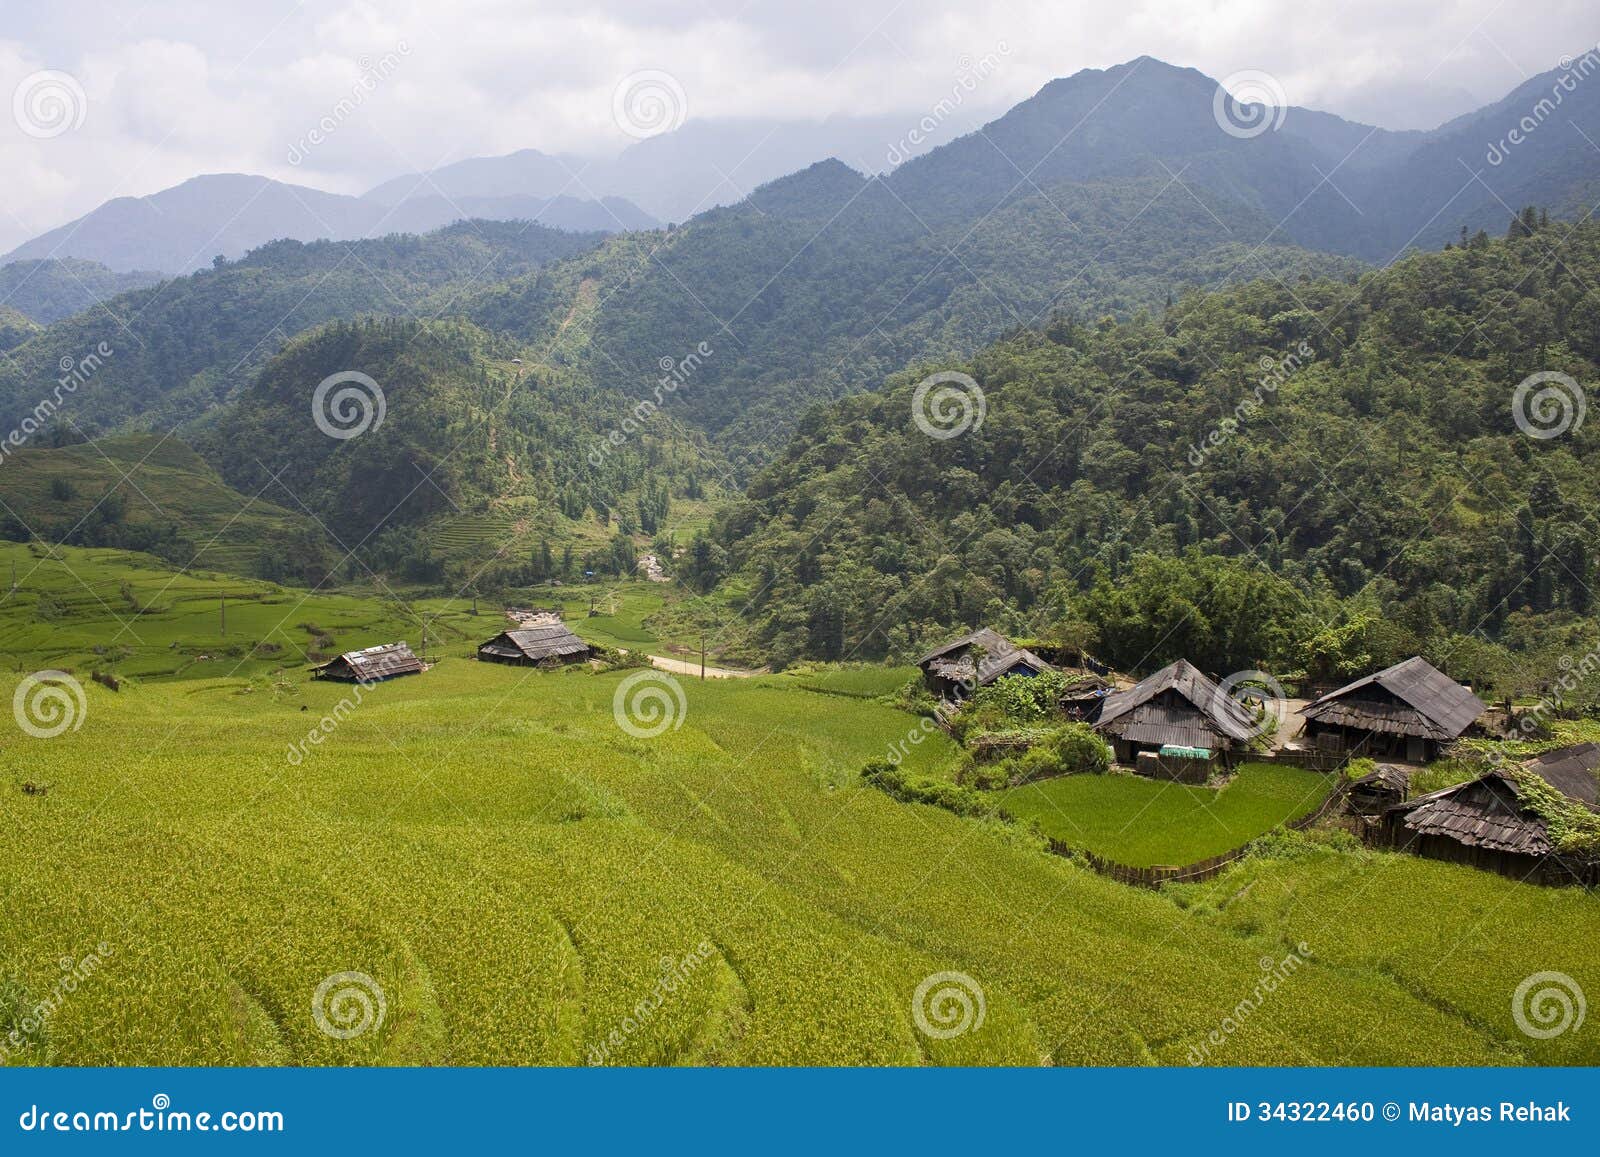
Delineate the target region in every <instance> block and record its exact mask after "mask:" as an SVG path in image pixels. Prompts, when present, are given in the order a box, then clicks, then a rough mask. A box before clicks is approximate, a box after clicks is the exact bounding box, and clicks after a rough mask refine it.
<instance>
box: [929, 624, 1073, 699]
mask: <svg viewBox="0 0 1600 1157" xmlns="http://www.w3.org/2000/svg"><path fill="white" fill-rule="evenodd" d="M917 666H918V667H920V668H921V669H922V681H923V683H924V684H926V686H927V688H928V690H930V691H932V692H933V693H934V694H935V695H937V696H939V697H940V698H941V699H951V700H956V699H964V698H966V697H967V696H968V695H971V694H972V693H973V692H974V691H976V690H977V689H978V688H979V687H987V686H988V685H989V684H990V683H993V682H994V681H995V680H996V679H999V678H1001V677H1003V676H1006V675H1024V676H1032V675H1039V674H1042V673H1043V672H1045V671H1053V670H1054V669H1055V668H1053V667H1052V666H1051V665H1050V664H1049V663H1046V662H1045V661H1044V660H1043V659H1041V658H1039V656H1038V655H1035V654H1034V653H1033V652H1032V651H1028V650H1024V649H1023V648H1021V647H1018V646H1016V645H1015V644H1014V643H1012V642H1011V640H1010V639H1008V638H1006V637H1005V636H1004V635H1002V634H1000V633H999V632H998V631H991V630H990V629H989V628H988V627H983V628H981V629H979V630H976V631H973V632H972V633H971V634H969V635H962V636H961V637H960V638H959V639H952V640H951V641H950V642H948V643H946V644H944V646H942V647H935V648H934V649H933V650H931V651H929V652H928V653H927V654H926V655H924V656H922V658H920V659H918V660H917Z"/></svg>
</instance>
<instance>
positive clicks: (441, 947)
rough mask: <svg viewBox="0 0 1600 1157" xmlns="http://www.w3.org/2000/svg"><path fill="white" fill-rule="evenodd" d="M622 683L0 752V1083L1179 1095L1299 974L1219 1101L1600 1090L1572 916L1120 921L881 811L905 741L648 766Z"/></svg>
mask: <svg viewBox="0 0 1600 1157" xmlns="http://www.w3.org/2000/svg"><path fill="white" fill-rule="evenodd" d="M628 677H629V676H628V675H625V674H624V673H620V672H619V673H611V674H595V673H593V672H590V671H588V670H585V669H569V670H566V671H562V672H545V671H538V670H527V669H514V668H504V667H497V666H490V665H480V664H477V663H474V662H471V661H468V660H462V659H458V658H453V657H447V658H445V659H444V660H443V661H442V662H441V663H440V665H439V666H438V667H436V668H434V669H433V670H431V671H429V672H427V673H425V674H423V675H420V676H415V677H411V678H407V679H402V680H397V681H395V682H392V683H387V684H381V685H378V686H376V687H374V688H371V689H369V690H366V691H365V692H360V693H359V694H358V689H356V688H353V687H341V686H336V685H324V684H316V683H312V682H309V681H308V680H307V679H306V678H305V675H304V672H303V671H301V670H290V671H287V672H284V673H282V674H280V675H279V676H278V677H277V678H275V679H273V680H262V679H248V678H243V677H235V678H186V679H169V680H166V681H139V680H135V681H132V682H130V683H128V684H125V685H124V686H123V688H122V690H120V691H118V692H112V691H110V690H108V689H106V688H104V687H101V686H99V685H98V684H93V683H86V684H85V685H84V688H83V698H82V701H81V705H80V706H78V707H76V708H75V709H74V710H75V718H74V722H75V724H76V726H75V727H73V726H68V727H67V728H66V729H65V730H64V731H63V732H62V733H61V734H59V735H57V736H55V737H53V738H34V737H32V736H30V735H28V734H26V733H24V732H23V731H22V730H21V729H20V727H13V726H12V725H11V724H12V721H11V720H7V721H6V723H7V725H6V727H5V728H4V729H0V825H3V829H4V831H5V832H6V833H7V839H6V841H5V843H4V846H3V848H0V1021H9V1023H8V1024H0V1030H3V1031H0V1043H5V1049H4V1051H3V1052H0V1059H4V1060H6V1061H7V1062H9V1063H23V1064H31V1063H54V1064H261V1063H289V1064H308V1065H345V1064H467V1063H472V1064H583V1063H605V1064H693V1063H717V1064H790V1063H810V1064H896V1065H901V1064H909V1065H917V1064H936V1065H949V1064H1023V1065H1035V1064H1184V1063H1187V1062H1188V1061H1190V1060H1193V1059H1194V1058H1195V1056H1196V1055H1198V1054H1197V1053H1196V1050H1197V1048H1198V1047H1199V1046H1200V1045H1201V1044H1203V1043H1205V1042H1206V1041H1207V1040H1208V1038H1209V1037H1210V1034H1213V1033H1215V1032H1218V1031H1220V1028H1219V1026H1224V1024H1225V1019H1226V1018H1230V1017H1234V1016H1235V1015H1236V1008H1237V1006H1238V1004H1239V1002H1240V1001H1241V1000H1242V999H1244V998H1246V997H1247V996H1248V995H1249V994H1250V993H1251V992H1252V991H1253V990H1254V989H1255V988H1256V987H1257V986H1258V985H1259V982H1260V978H1261V976H1262V964H1261V961H1262V960H1263V959H1264V958H1265V959H1281V958H1282V957H1283V956H1284V954H1285V953H1287V952H1291V951H1296V950H1297V949H1296V948H1295V946H1296V945H1298V944H1299V942H1300V941H1302V940H1304V941H1305V942H1306V943H1307V945H1308V946H1309V950H1310V952H1311V955H1310V956H1309V957H1308V959H1307V962H1306V963H1305V966H1304V967H1302V968H1300V969H1299V970H1298V971H1297V972H1296V973H1295V975H1294V976H1293V977H1292V978H1291V979H1290V980H1288V981H1287V982H1285V983H1284V984H1283V985H1282V987H1281V988H1279V989H1278V991H1277V992H1275V993H1274V994H1273V995H1272V996H1271V997H1270V998H1269V999H1268V1000H1266V1001H1265V1002H1264V1003H1263V1004H1262V1005H1261V1007H1260V1008H1259V1009H1258V1010H1256V1011H1255V1012H1254V1013H1253V1014H1252V1015H1251V1016H1250V1017H1249V1018H1248V1019H1247V1020H1244V1021H1243V1022H1240V1023H1237V1024H1235V1026H1234V1028H1233V1029H1232V1030H1229V1031H1227V1033H1226V1046H1225V1047H1222V1048H1217V1049H1214V1050H1213V1053H1212V1054H1211V1055H1209V1056H1208V1057H1207V1058H1206V1059H1207V1060H1208V1061H1209V1062H1214V1063H1232V1064H1238V1063H1249V1064H1290V1063H1348V1064H1398V1063H1430V1064H1433V1063H1438V1064H1468V1063H1471V1064H1498V1063H1505V1064H1522V1063H1597V1062H1600V1036H1597V1035H1596V1033H1595V1032H1594V1029H1593V1024H1592V1023H1591V1024H1590V1025H1589V1026H1587V1027H1586V1028H1585V1029H1583V1030H1582V1031H1581V1032H1576V1033H1572V1034H1568V1035H1566V1036H1565V1037H1561V1038H1557V1039H1554V1040H1539V1039H1534V1038H1532V1037H1529V1036H1527V1035H1525V1034H1524V1033H1523V1032H1521V1031H1519V1029H1518V1028H1517V1025H1516V1023H1515V1020H1514V1017H1513V1015H1512V1007H1511V997H1512V993H1513V992H1514V991H1515V990H1516V988H1517V986H1518V984H1519V983H1520V982H1521V981H1522V980H1523V979H1524V978H1525V977H1526V976H1528V975H1529V974H1530V973H1531V972H1533V971H1536V970H1539V971H1547V970H1556V971H1561V972H1564V973H1567V974H1569V975H1570V976H1571V977H1573V978H1574V979H1575V980H1577V981H1579V982H1581V983H1582V984H1583V985H1584V986H1586V987H1587V988H1588V990H1589V991H1590V992H1595V991H1600V958H1597V957H1596V955H1595V953H1594V951H1593V944H1594V943H1595V942H1596V938H1597V935H1600V905H1597V904H1596V902H1595V901H1594V900H1593V899H1591V898H1589V897H1585V896H1582V895H1579V894H1574V893H1553V892H1547V891H1542V890H1538V889H1532V888H1526V887H1523V886H1520V885H1517V884H1515V883H1513V882H1511V881H1507V880H1503V879H1501V878H1499V877H1496V876H1491V875H1486V874H1483V873H1477V872H1474V871H1472V870H1470V869H1466V868H1461V867H1456V866H1452V865H1443V864H1436V863H1430V862H1426V861H1420V860H1414V859H1408V858H1404V857H1396V856H1388V855H1373V854H1369V853H1365V852H1351V851H1345V850H1339V849H1331V848H1324V847H1320V846H1314V845H1309V844H1305V845H1304V846H1302V844H1304V841H1300V842H1296V841H1287V842H1285V847H1284V848H1283V849H1282V850H1281V852H1280V853H1279V854H1276V855H1273V856H1268V857H1263V858H1260V859H1256V860H1252V861H1250V862H1249V863H1247V864H1246V865H1244V866H1242V867H1240V868H1237V869H1234V870H1232V871H1230V872H1229V873H1227V874H1225V875H1223V876H1222V877H1220V878H1218V879H1217V880H1216V881H1214V882H1212V883H1211V884H1209V885H1206V886H1204V887H1196V888H1188V889H1175V890H1173V891H1172V892H1170V893H1151V892H1145V891H1140V890H1136V889H1131V888H1127V887H1124V886H1121V885H1119V884H1116V883H1114V882H1112V881H1109V880H1107V879H1104V878H1102V877H1099V876H1096V875H1094V874H1092V873H1090V872H1088V871H1086V870H1084V869H1083V868H1080V867H1078V866H1076V865H1074V864H1072V863H1070V862H1068V861H1066V860H1063V859H1061V858H1059V857H1054V856H1050V855H1047V854H1045V853H1044V852H1042V851H1041V850H1040V848H1039V847H1038V846H1037V845H1036V844H1035V843H1034V842H1032V841H1031V840H1029V839H1027V838H1026V837H1025V836H1024V835H1022V834H1021V833H1019V832H1018V831H1017V830H1016V829H1013V828H1008V827H1006V826H1004V825H998V824H992V823H983V822H980V821H975V820H968V819H961V818H958V817H956V816H954V815H951V814H949V813H948V812H944V811H941V810H938V809H934V808H928V807H922V806H912V805H904V804H899V803H896V802H895V801H893V800H891V799H889V798H888V797H887V796H885V795H884V794H883V793H881V792H878V791H876V790H873V789H870V788H865V787H862V786H861V785H860V783H859V780H858V776H857V771H858V769H859V767H860V766H861V764H862V763H863V762H865V761H866V760H868V759H872V758H878V757H880V756H881V754H882V752H883V750H884V749H885V748H886V747H887V746H888V744H890V743H891V742H893V741H894V740H895V739H897V738H899V737H900V736H901V735H903V734H904V732H905V730H906V728H907V726H908V723H909V722H910V717H909V716H907V715H905V714H903V713H901V712H899V711H896V710H894V709H893V708H891V707H888V706H885V705H883V704H880V703H876V702H872V701H870V700H867V699H863V698H859V697H852V696H848V695H837V694H817V693H815V692H814V691H810V690H807V689H805V688H803V687H797V686H794V685H793V684H792V683H790V682H787V681H786V680H784V679H783V678H782V677H773V678H768V679H756V680H729V681H723V682H715V681H713V682H707V683H701V682H699V681H695V680H683V681H681V683H679V684H678V688H677V690H678V692H681V695H682V697H681V699H679V698H676V693H674V692H673V691H672V688H671V686H670V685H669V684H666V683H658V684H656V686H659V687H660V688H662V690H663V691H665V692H667V693H668V695H669V699H668V700H667V701H668V702H672V703H674V704H675V705H674V706H673V707H671V709H670V710H669V722H668V723H667V724H666V725H665V727H664V729H663V730H662V731H661V732H660V733H659V734H655V735H649V734H648V730H647V729H641V728H640V727H639V726H638V725H637V724H638V723H639V720H638V719H635V718H634V716H632V715H630V714H629V713H628V712H627V710H626V705H627V703H628V702H630V700H628V699H627V698H626V697H625V698H624V700H623V703H624V711H623V718H624V719H630V720H633V722H634V723H635V727H634V729H633V730H632V731H629V730H627V729H624V728H623V727H622V726H620V725H619V722H618V716H617V714H616V710H617V708H616V702H617V696H618V694H619V691H621V692H623V694H624V696H626V694H627V689H626V688H623V681H624V679H626V678H628ZM17 686H19V682H18V680H17V679H16V677H14V676H7V677H4V678H0V698H3V699H5V700H10V699H11V698H12V693H13V690H14V689H15V688H16V687H17ZM641 730H644V733H643V734H641ZM313 735H317V736H319V737H320V738H319V739H318V740H316V741H313V740H312V739H311V736H313ZM954 755H955V752H954V749H953V748H952V747H951V746H950V745H948V744H947V743H946V741H945V740H944V739H943V737H942V736H933V737H931V738H930V739H929V740H928V741H927V742H926V743H923V744H921V745H919V746H916V747H914V748H913V749H911V751H910V752H909V754H908V756H907V759H908V762H909V764H910V767H909V770H911V771H913V772H919V773H927V774H934V773H936V772H937V771H938V770H939V769H940V768H941V767H942V765H943V764H944V763H946V762H947V761H949V760H950V759H951V758H953V757H954ZM1230 790H1232V789H1230ZM1219 806H1220V803H1219ZM1190 818H1191V820H1192V819H1193V818H1194V816H1193V814H1192V813H1191V814H1190ZM91 965H92V967H91ZM952 973H958V974H960V981H959V983H961V984H963V985H965V986H969V987H966V988H965V991H966V992H967V993H968V994H969V1008H971V1009H972V1010H973V1011H972V1013H971V1014H970V1015H968V1016H967V1017H966V1025H965V1028H964V1030H963V1031H959V1032H954V1033H949V1032H948V1031H941V1032H939V1033H930V1032H929V1031H927V1029H928V1027H929V1025H930V1022H929V1020H928V1015H929V1013H930V1011H933V1010H930V1009H929V1008H928V1007H926V1006H925V1005H919V1004H918V1003H917V993H918V990H919V987H923V988H925V985H926V983H927V982H928V981H929V980H930V978H934V977H936V976H937V975H939V974H952ZM69 975H70V976H71V977H72V978H73V984H72V985H71V986H70V987H71V990H70V991H66V990H65V989H64V987H63V984H62V978H63V977H64V976H69ZM979 996H981V1006H979V1005H978V1004H977V1002H976V998H977V997H979ZM978 1007H981V1010H982V1015H981V1017H979V1016H978V1015H977V1009H978ZM29 1009H32V1010H34V1014H33V1015H31V1016H30V1015H29V1013H28V1012H27V1010H29ZM41 1009H42V1010H43V1015H39V1010H41ZM20 1022H27V1025H24V1026H22V1027H27V1026H28V1025H31V1028H29V1031H27V1032H21V1033H20V1035H19V1036H17V1037H15V1038H13V1037H11V1036H10V1035H9V1034H10V1033H11V1032H12V1031H18V1029H17V1028H16V1027H14V1026H18V1025H19V1023H20ZM1229 1023H1233V1022H1229ZM957 1027H961V1026H957ZM19 1042H20V1043H19Z"/></svg>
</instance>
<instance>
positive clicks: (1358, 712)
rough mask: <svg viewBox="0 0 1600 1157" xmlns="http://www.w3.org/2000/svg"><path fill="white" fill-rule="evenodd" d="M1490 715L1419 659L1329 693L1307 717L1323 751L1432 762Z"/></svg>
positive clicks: (1480, 703)
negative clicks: (1454, 741) (1455, 740)
mask: <svg viewBox="0 0 1600 1157" xmlns="http://www.w3.org/2000/svg"><path fill="white" fill-rule="evenodd" d="M1486 710H1488V708H1487V707H1485V706H1484V704H1483V701H1482V700H1480V699H1479V698H1478V697H1477V696H1476V695H1474V694H1473V693H1472V692H1471V691H1470V690H1468V689H1467V688H1466V687H1463V686H1462V685H1461V684H1460V683H1457V682H1456V681H1455V680H1454V679H1452V678H1450V677H1449V676H1448V675H1446V674H1445V673H1444V672H1442V671H1440V670H1439V669H1438V668H1437V667H1435V666H1434V665H1433V664H1432V663H1430V662H1428V661H1427V660H1426V659H1424V658H1421V657H1420V656H1413V657H1412V658H1410V659H1407V660H1405V662H1403V663H1396V664H1395V665H1394V666H1392V667H1385V668H1384V669H1383V670H1382V671H1378V672H1376V673H1375V674H1372V675H1368V676H1366V677H1365V678H1361V679H1357V680H1356V681H1355V682H1354V683H1350V684H1347V685H1345V686H1343V687H1340V688H1339V689H1338V690H1337V691H1330V692H1328V694H1326V695H1324V696H1323V697H1322V698H1320V699H1317V700H1316V701H1314V702H1312V703H1310V704H1309V705H1307V706H1306V708H1305V709H1304V710H1303V711H1302V712H1301V716H1302V717H1303V718H1304V719H1305V736H1306V738H1307V739H1309V740H1310V741H1311V742H1312V743H1314V744H1315V745H1316V746H1317V747H1318V748H1320V749H1321V750H1323V751H1333V752H1343V753H1346V754H1348V755H1350V756H1352V757H1354V756H1372V757H1374V758H1383V759H1403V760H1406V761H1407V762H1409V763H1427V762H1429V761H1430V760H1433V759H1437V758H1438V756H1439V748H1440V746H1441V745H1443V744H1446V743H1449V742H1450V741H1451V740H1453V739H1459V738H1460V737H1461V736H1462V735H1463V734H1465V733H1466V732H1467V730H1468V728H1470V727H1472V725H1473V724H1474V723H1476V722H1477V720H1478V718H1479V716H1481V715H1482V714H1483V713H1484V712H1485V711H1486Z"/></svg>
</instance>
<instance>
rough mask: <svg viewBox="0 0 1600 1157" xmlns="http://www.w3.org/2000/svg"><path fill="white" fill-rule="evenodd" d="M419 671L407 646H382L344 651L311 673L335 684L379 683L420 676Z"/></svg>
mask: <svg viewBox="0 0 1600 1157" xmlns="http://www.w3.org/2000/svg"><path fill="white" fill-rule="evenodd" d="M422 670H423V667H422V660H421V659H419V658H417V657H416V655H414V654H412V652H411V648H410V647H409V646H408V645H407V644H405V643H385V644H383V645H382V646H381V647H368V648H367V649H366V650H364V651H346V652H345V653H344V654H342V655H340V656H339V657H338V658H337V659H331V660H329V661H328V662H326V663H324V664H322V666H320V667H313V668H312V669H311V674H312V675H313V676H314V677H315V678H318V679H331V680H333V681H334V682H336V683H381V682H382V681H383V680H385V679H395V678H398V677H399V676H401V675H420V674H421V673H422Z"/></svg>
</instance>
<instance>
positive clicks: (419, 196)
mask: <svg viewBox="0 0 1600 1157" xmlns="http://www.w3.org/2000/svg"><path fill="white" fill-rule="evenodd" d="M469 219H491V220H518V221H533V222H536V223H538V224H541V225H544V226H546V227H549V228H557V229H566V230H570V231H575V232H596V231H615V230H619V229H646V228H650V227H652V226H654V225H655V224H656V222H655V219H654V218H652V217H650V216H649V215H648V214H646V213H645V212H644V211H643V210H641V209H639V208H638V207H637V206H635V205H633V204H631V203H629V202H627V201H625V200H623V199H621V198H606V199H605V200H604V201H602V202H597V201H589V200H584V199H581V198H579V197H575V196H552V197H529V196H500V197H494V198H475V197H463V198H447V197H444V196H440V195H438V194H437V193H435V192H433V191H431V190H430V189H428V188H427V187H426V185H425V184H424V185H422V186H421V187H419V188H418V189H417V190H416V195H414V196H409V197H404V198H401V199H399V200H397V201H396V202H395V203H393V204H386V203H384V202H382V201H375V200H367V199H364V198H361V197H350V196H345V195H343V194H340V193H325V192H323V191H322V190H320V189H312V188H308V187H306V186H303V185H291V184H287V183H285V182H283V181H274V180H272V179H270V178H268V177H258V176H251V175H247V174H240V173H223V174H212V175H208V176H201V177H193V178H191V179H190V180H187V181H185V182H183V183H182V184H181V185H175V186H173V187H172V188H170V189H164V190H162V191H161V192H159V193H153V194H151V195H150V196H148V197H118V198H116V199H115V200H112V201H107V202H106V203H105V204H104V205H101V206H100V207H99V208H97V209H95V210H93V211H92V212H90V213H88V214H86V215H85V216H83V217H80V218H79V219H78V220H76V221H72V222H69V223H68V224H66V225H62V226H61V227H60V228H57V229H52V230H50V232H48V233H44V234H41V235H40V236H38V237H35V238H34V239H33V240H31V241H27V242H24V243H23V244H22V245H19V246H18V247H17V248H16V249H13V250H12V251H11V252H10V253H8V254H6V255H5V257H3V258H0V264H3V263H7V262H16V261H26V260H33V259H43V258H60V257H73V258H82V259H87V260H92V261H97V262H100V263H102V264H104V265H106V266H108V267H109V268H111V269H113V270H122V271H126V270H140V269H143V270H151V269H154V270H159V271H160V272H162V273H165V274H185V273H193V272H194V271H195V270H197V269H204V268H206V267H207V266H209V265H210V264H211V263H212V261H213V260H214V259H215V258H217V257H219V256H220V257H223V258H226V259H229V260H232V259H234V258H237V257H242V256H243V255H244V254H245V253H248V252H249V251H250V250H252V249H256V248H258V247H260V246H262V245H264V244H266V243H267V242H269V241H279V240H291V241H318V240H326V241H354V240H360V239H362V238H367V237H377V236H383V235H385V234H389V233H427V232H431V231H432V230H434V229H438V228H441V227H442V226H445V225H449V224H451V223H453V222H455V221H459V220H469Z"/></svg>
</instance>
